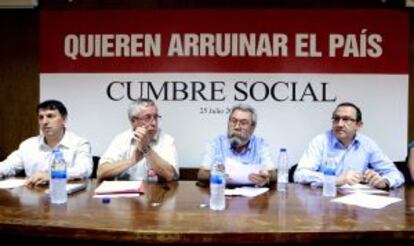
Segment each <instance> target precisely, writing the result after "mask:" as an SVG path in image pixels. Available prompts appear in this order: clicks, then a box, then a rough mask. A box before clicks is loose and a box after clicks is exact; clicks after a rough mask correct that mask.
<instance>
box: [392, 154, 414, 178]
mask: <svg viewBox="0 0 414 246" xmlns="http://www.w3.org/2000/svg"><path fill="white" fill-rule="evenodd" d="M394 164H395V166H396V167H397V169H398V170H399V171H400V172H401V173H402V174H403V175H404V178H405V183H406V184H411V183H412V178H411V174H410V170H409V169H408V156H407V158H406V159H405V161H396V162H394Z"/></svg>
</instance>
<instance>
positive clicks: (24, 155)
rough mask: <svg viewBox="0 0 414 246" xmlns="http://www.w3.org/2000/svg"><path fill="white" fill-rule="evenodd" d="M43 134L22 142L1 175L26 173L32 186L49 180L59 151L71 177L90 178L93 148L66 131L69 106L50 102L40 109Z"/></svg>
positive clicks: (1, 165) (0, 168)
mask: <svg viewBox="0 0 414 246" xmlns="http://www.w3.org/2000/svg"><path fill="white" fill-rule="evenodd" d="M37 114H38V121H39V127H40V130H41V134H40V135H38V136H35V137H31V138H29V139H27V140H25V141H23V142H22V143H21V144H20V146H19V148H18V149H17V150H16V151H14V152H13V153H11V154H10V155H9V156H8V157H7V159H6V160H4V161H3V162H0V176H1V177H5V176H14V175H16V173H17V172H19V171H22V170H24V171H25V173H26V176H27V177H28V178H27V180H26V185H27V186H29V187H33V186H35V185H39V184H46V183H48V181H49V164H50V161H51V159H52V151H53V149H55V148H59V149H60V150H61V152H62V153H63V158H64V159H65V161H66V163H67V164H68V167H67V170H68V173H67V175H68V178H69V179H76V178H88V177H89V176H90V175H91V172H92V156H91V145H90V143H89V142H88V141H86V140H85V139H83V138H80V137H78V136H77V135H75V134H74V133H72V132H69V131H67V130H66V127H65V123H66V119H67V115H68V113H67V110H66V107H65V106H64V105H63V104H62V103H61V102H59V101H56V100H48V101H44V102H42V103H40V104H39V105H38V106H37Z"/></svg>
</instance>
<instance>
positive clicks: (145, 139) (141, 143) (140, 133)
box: [132, 127, 152, 162]
mask: <svg viewBox="0 0 414 246" xmlns="http://www.w3.org/2000/svg"><path fill="white" fill-rule="evenodd" d="M151 138H152V136H151V134H150V132H149V131H148V129H147V128H145V127H137V128H135V130H134V139H135V141H136V142H135V143H136V145H135V146H136V147H135V151H134V154H133V156H132V159H133V161H134V162H137V161H138V160H139V159H140V157H141V158H142V154H143V150H144V148H145V146H147V145H148V144H149V143H150V141H151Z"/></svg>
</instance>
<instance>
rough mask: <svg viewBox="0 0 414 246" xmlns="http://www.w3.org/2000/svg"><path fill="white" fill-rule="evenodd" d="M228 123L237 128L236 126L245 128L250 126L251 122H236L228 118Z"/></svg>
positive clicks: (243, 120) (244, 120)
mask: <svg viewBox="0 0 414 246" xmlns="http://www.w3.org/2000/svg"><path fill="white" fill-rule="evenodd" d="M229 123H230V124H231V125H232V126H237V124H240V126H241V127H245V126H248V125H251V124H252V122H250V121H249V120H246V119H242V120H238V119H236V118H230V119H229Z"/></svg>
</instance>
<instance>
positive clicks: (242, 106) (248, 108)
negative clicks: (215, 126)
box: [229, 104, 257, 127]
mask: <svg viewBox="0 0 414 246" xmlns="http://www.w3.org/2000/svg"><path fill="white" fill-rule="evenodd" d="M236 110H240V111H243V112H250V113H251V114H252V126H253V127H256V125H257V113H256V110H255V109H254V108H253V107H252V106H250V105H248V104H237V105H235V106H233V108H232V109H231V111H230V115H229V121H230V120H231V116H232V115H233V113H234V111H236Z"/></svg>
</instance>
